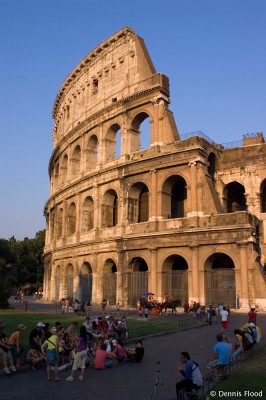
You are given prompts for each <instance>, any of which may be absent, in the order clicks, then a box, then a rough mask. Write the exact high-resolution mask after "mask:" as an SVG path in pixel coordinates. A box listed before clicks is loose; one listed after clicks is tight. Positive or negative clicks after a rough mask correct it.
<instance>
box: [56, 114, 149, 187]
mask: <svg viewBox="0 0 266 400" xmlns="http://www.w3.org/2000/svg"><path fill="white" fill-rule="evenodd" d="M150 142H151V133H150V116H149V115H148V114H147V113H146V112H140V113H138V114H137V115H136V116H135V117H134V118H133V120H132V121H131V124H130V128H129V129H127V130H122V129H121V126H120V124H118V123H114V124H112V125H111V126H110V127H109V128H108V129H107V131H106V134H105V135H102V134H101V133H100V132H97V131H96V132H90V133H87V134H85V135H84V139H83V140H82V141H80V142H79V143H77V144H76V145H75V147H73V148H69V150H66V151H65V152H64V153H63V154H62V155H61V156H60V158H59V159H58V160H57V161H56V162H55V163H54V168H53V171H52V176H51V180H52V185H53V187H54V188H59V186H60V185H63V184H64V183H65V182H66V181H67V180H68V179H74V178H75V177H76V176H77V175H79V173H80V172H81V171H82V169H83V170H89V169H91V168H94V167H95V166H96V165H97V163H105V162H108V161H111V160H114V159H115V158H118V157H120V155H122V154H125V153H132V152H134V151H138V150H140V149H141V148H147V147H149V146H150Z"/></svg>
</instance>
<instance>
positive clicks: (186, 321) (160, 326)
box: [129, 317, 206, 339]
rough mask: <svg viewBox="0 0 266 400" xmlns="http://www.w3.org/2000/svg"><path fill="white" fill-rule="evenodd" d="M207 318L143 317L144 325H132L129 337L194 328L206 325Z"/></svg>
mask: <svg viewBox="0 0 266 400" xmlns="http://www.w3.org/2000/svg"><path fill="white" fill-rule="evenodd" d="M205 324H206V322H205V318H200V319H197V318H195V317H189V318H188V317H187V318H179V319H177V320H174V319H171V320H170V321H169V320H167V321H166V320H165V319H161V320H157V319H156V320H154V322H152V323H151V322H150V320H147V321H146V320H145V319H143V326H138V327H131V328H130V330H129V339H134V338H141V337H144V336H148V335H155V334H160V333H166V332H173V331H176V330H179V329H187V328H194V327H197V326H201V325H205Z"/></svg>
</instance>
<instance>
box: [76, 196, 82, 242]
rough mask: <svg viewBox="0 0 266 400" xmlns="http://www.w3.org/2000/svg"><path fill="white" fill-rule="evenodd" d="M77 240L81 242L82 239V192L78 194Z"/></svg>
mask: <svg viewBox="0 0 266 400" xmlns="http://www.w3.org/2000/svg"><path fill="white" fill-rule="evenodd" d="M76 199H77V202H76V207H77V209H76V242H79V239H80V229H81V220H82V206H81V204H80V194H77V196H76Z"/></svg>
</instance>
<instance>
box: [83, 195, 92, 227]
mask: <svg viewBox="0 0 266 400" xmlns="http://www.w3.org/2000/svg"><path fill="white" fill-rule="evenodd" d="M93 222H94V204H93V199H92V197H90V196H88V197H86V199H85V200H84V203H83V209H82V227H81V231H82V232H88V231H90V230H91V229H93Z"/></svg>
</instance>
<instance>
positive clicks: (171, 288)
mask: <svg viewBox="0 0 266 400" xmlns="http://www.w3.org/2000/svg"><path fill="white" fill-rule="evenodd" d="M166 292H167V293H168V294H169V295H170V296H173V297H174V299H175V300H181V304H184V302H185V301H186V300H187V299H188V264H187V262H186V260H185V259H184V258H183V257H181V256H179V255H176V254H173V255H171V256H169V257H167V258H166V259H165V260H164V262H163V265H162V294H164V293H166Z"/></svg>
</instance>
